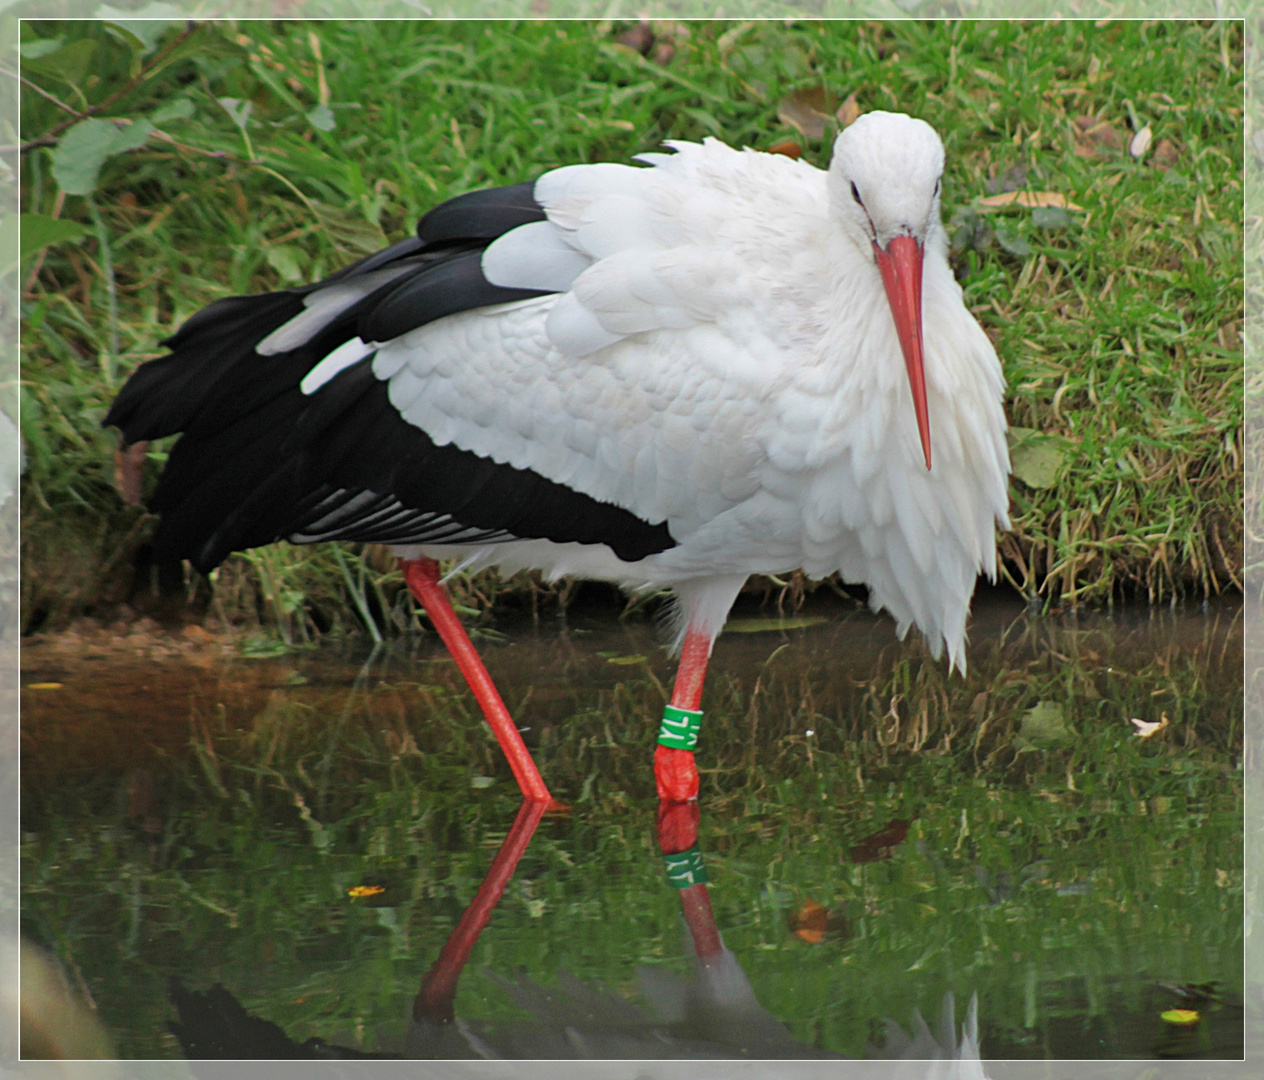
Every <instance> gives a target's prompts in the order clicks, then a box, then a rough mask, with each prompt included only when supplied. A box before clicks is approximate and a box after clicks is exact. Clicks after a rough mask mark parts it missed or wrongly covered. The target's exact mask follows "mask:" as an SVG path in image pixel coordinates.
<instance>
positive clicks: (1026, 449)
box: [1009, 427, 1070, 488]
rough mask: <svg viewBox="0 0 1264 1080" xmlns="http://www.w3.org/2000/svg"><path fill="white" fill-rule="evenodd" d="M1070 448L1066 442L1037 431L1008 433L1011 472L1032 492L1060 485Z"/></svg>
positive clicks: (1014, 430) (1017, 430)
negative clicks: (1060, 474) (1059, 476)
mask: <svg viewBox="0 0 1264 1080" xmlns="http://www.w3.org/2000/svg"><path fill="white" fill-rule="evenodd" d="M1069 447H1070V444H1069V442H1068V441H1067V440H1066V439H1063V438H1061V437H1060V436H1057V435H1046V434H1044V433H1043V432H1040V431H1036V430H1035V429H1034V428H1025V427H1011V428H1010V429H1009V457H1010V468H1011V470H1012V472H1013V473H1014V476H1015V477H1017V478H1018V479H1019V480H1021V481H1022V482H1023V483H1024V484H1026V485H1027V486H1028V487H1029V488H1051V487H1053V486H1055V485H1056V484H1057V482H1058V471H1059V470H1060V469H1061V468H1062V464H1063V462H1064V461H1065V460H1066V457H1067V451H1068V449H1069Z"/></svg>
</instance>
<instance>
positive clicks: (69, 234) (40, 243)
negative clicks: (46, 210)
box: [20, 214, 88, 259]
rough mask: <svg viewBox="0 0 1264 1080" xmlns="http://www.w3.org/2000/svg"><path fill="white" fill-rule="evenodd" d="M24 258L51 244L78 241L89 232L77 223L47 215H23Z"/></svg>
mask: <svg viewBox="0 0 1264 1080" xmlns="http://www.w3.org/2000/svg"><path fill="white" fill-rule="evenodd" d="M20 225H21V233H22V249H21V252H22V258H24V259H25V258H27V257H28V256H30V255H34V254H35V253H36V252H37V251H43V250H44V248H46V247H48V246H49V245H50V244H60V243H63V242H64V241H66V240H78V239H79V238H80V237H81V236H85V235H86V234H87V232H88V230H87V228H86V227H84V226H83V225H80V224H79V222H77V221H63V220H61V219H60V218H53V217H49V216H48V215H47V214H23V215H22V218H21V222H20Z"/></svg>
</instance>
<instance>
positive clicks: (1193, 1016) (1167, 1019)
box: [1159, 1009, 1202, 1026]
mask: <svg viewBox="0 0 1264 1080" xmlns="http://www.w3.org/2000/svg"><path fill="white" fill-rule="evenodd" d="M1159 1018H1160V1019H1161V1020H1162V1021H1163V1022H1164V1023H1165V1024H1179V1025H1182V1026H1184V1025H1188V1024H1196V1023H1198V1021H1199V1020H1201V1019H1202V1017H1201V1016H1199V1015H1198V1013H1197V1011H1196V1010H1194V1009H1168V1010H1167V1012H1165V1013H1160V1014H1159Z"/></svg>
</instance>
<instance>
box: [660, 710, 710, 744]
mask: <svg viewBox="0 0 1264 1080" xmlns="http://www.w3.org/2000/svg"><path fill="white" fill-rule="evenodd" d="M700 727H702V711H701V710H698V709H678V708H676V706H675V705H668V706H666V707H664V709H663V723H662V726H661V727H660V728H659V729H658V745H659V746H668V747H671V749H673V750H692V749H693V748H694V747H695V746H697V745H698V729H699V728H700Z"/></svg>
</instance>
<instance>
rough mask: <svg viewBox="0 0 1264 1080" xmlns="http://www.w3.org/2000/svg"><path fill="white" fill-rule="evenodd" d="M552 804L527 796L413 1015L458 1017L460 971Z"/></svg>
mask: <svg viewBox="0 0 1264 1080" xmlns="http://www.w3.org/2000/svg"><path fill="white" fill-rule="evenodd" d="M548 809H549V804H548V803H546V802H543V801H541V800H531V799H528V800H526V801H525V802H524V803H523V804H522V808H521V809H520V810H519V811H518V816H517V817H516V818H514V823H513V827H512V828H510V830H509V835H508V836H506V837H505V842H504V843H503V844H501V845H500V850H499V851H498V852H497V853H496V858H494V859H493V860H492V864H491V866H490V867H488V869H487V876H486V877H485V878H483V884H482V885H480V886H479V887H478V892H477V893H476V894H475V896H474V899H473V900H471V901H470V906H469V907H467V908H466V909H465V914H464V915H462V916H461V921H460V922H459V923H457V924H456V929H455V930H453V931H452V933H451V934H450V935H449V937H448V940H447V942H446V944H445V945H444V946H443V948H442V949H441V950H440V952H439V958H438V959H437V960H436V961H435V962H434V964H432V965H431V967H430V970H429V971H427V972H426V975H425V978H423V979H422V980H421V990H420V992H419V993H418V994H417V997H416V999H415V1000H414V1001H413V1018H414V1019H416V1020H421V1019H425V1018H429V1019H431V1020H436V1021H438V1022H439V1023H441V1024H450V1023H451V1022H452V1020H453V1017H454V1016H455V1012H454V1003H455V1001H456V983H457V980H458V979H459V978H460V977H461V970H462V968H464V967H465V962H466V961H467V960H468V959H469V958H470V951H471V950H472V949H473V948H474V943H475V942H476V941H477V940H478V935H479V934H480V933H482V931H483V927H484V926H486V925H487V921H488V919H490V918H491V917H492V911H493V910H495V907H496V905H497V904H498V903H499V902H500V898H501V895H502V894H503V893H504V891H505V887H506V886H507V885H508V884H509V882H510V879H512V878H513V875H514V871H515V870H516V869H517V868H518V860H519V859H521V858H522V853H523V852H524V851H526V850H527V845H528V844H529V843H531V837H532V836H534V835H535V830H536V826H537V825H539V824H540V819H541V818H542V817H543V816H544V814H545V811H547V810H548Z"/></svg>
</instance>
